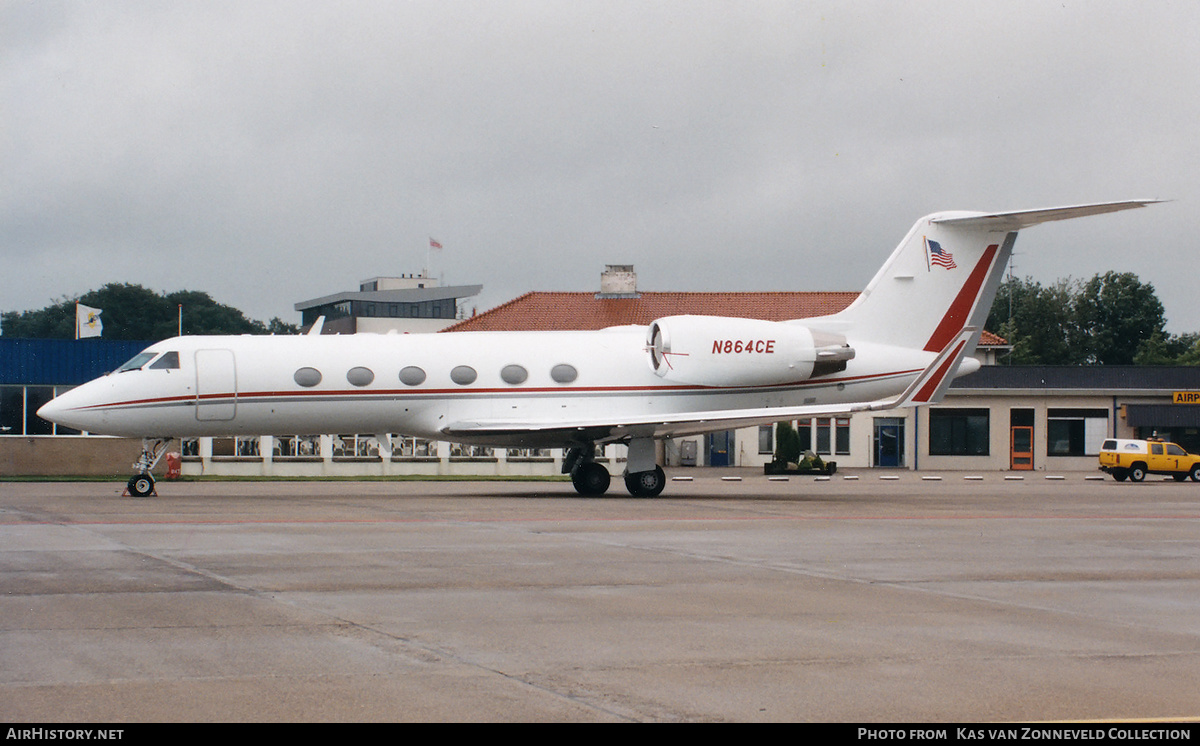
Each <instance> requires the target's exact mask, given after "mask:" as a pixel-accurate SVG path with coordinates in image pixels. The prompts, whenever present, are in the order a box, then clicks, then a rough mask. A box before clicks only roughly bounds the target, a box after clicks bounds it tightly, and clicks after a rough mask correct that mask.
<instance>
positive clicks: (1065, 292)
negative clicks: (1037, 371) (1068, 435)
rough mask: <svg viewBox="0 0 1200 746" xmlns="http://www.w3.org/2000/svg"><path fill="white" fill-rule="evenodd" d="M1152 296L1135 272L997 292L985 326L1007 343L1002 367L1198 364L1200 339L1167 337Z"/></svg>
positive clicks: (1007, 286)
mask: <svg viewBox="0 0 1200 746" xmlns="http://www.w3.org/2000/svg"><path fill="white" fill-rule="evenodd" d="M1166 323H1167V318H1166V313H1165V311H1164V309H1163V305H1162V303H1161V302H1160V301H1159V300H1158V296H1157V294H1156V293H1155V292H1154V286H1153V285H1151V284H1149V283H1143V282H1141V280H1139V279H1138V277H1137V275H1135V274H1133V273H1132V272H1106V273H1104V274H1096V275H1095V276H1094V277H1092V278H1091V279H1090V280H1086V281H1073V280H1058V281H1057V282H1055V283H1053V284H1051V285H1047V286H1043V285H1042V284H1041V283H1039V282H1036V281H1034V280H1033V279H1032V278H1030V277H1026V278H1025V279H1024V280H1022V279H1018V278H1011V277H1010V278H1009V279H1007V280H1005V281H1004V283H1003V284H1001V286H1000V290H999V292H997V293H996V300H995V302H994V303H993V304H992V309H991V313H989V314H988V319H987V323H986V324H985V325H984V328H985V329H987V330H988V331H990V332H993V333H995V334H998V335H999V336H1001V337H1004V338H1005V339H1006V340H1008V343H1009V344H1011V345H1012V352H1011V353H1010V354H1008V355H1007V356H1004V357H1003V358H1002V359H1001V364H1007V365H1200V334H1195V333H1191V334H1180V335H1173V334H1170V333H1169V332H1167V331H1166V328H1165V327H1166Z"/></svg>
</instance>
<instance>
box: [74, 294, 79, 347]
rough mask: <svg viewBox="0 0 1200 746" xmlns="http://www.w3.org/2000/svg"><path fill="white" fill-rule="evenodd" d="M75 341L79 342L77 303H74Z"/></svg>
mask: <svg viewBox="0 0 1200 746" xmlns="http://www.w3.org/2000/svg"><path fill="white" fill-rule="evenodd" d="M75 341H76V342H78V341H79V302H78V301H76V302H75Z"/></svg>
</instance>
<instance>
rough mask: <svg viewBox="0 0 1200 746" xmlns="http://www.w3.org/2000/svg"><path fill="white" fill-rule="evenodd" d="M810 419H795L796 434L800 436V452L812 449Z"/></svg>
mask: <svg viewBox="0 0 1200 746" xmlns="http://www.w3.org/2000/svg"><path fill="white" fill-rule="evenodd" d="M812 422H813V421H812V420H811V419H804V420H797V421H796V434H797V435H799V436H800V453H804V452H805V451H811V450H812Z"/></svg>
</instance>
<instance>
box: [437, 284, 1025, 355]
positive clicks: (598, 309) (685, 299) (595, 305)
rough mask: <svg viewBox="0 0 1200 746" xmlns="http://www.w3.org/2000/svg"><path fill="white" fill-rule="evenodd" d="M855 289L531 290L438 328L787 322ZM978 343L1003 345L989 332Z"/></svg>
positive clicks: (836, 305)
mask: <svg viewBox="0 0 1200 746" xmlns="http://www.w3.org/2000/svg"><path fill="white" fill-rule="evenodd" d="M857 297H858V293H853V292H846V293H840V292H835V293H826V292H772V293H653V292H642V293H639V294H638V296H637V297H635V298H611V297H610V298H604V297H599V298H598V297H596V294H595V293H555V292H532V293H526V294H525V295H522V296H519V297H517V298H514V299H513V300H510V301H509V302H507V303H505V304H503V305H500V306H497V307H495V308H493V309H491V310H490V311H484V312H483V313H481V314H479V315H477V316H472V317H471V318H469V319H466V320H464V321H460V322H458V323H457V324H453V325H451V326H449V327H447V328H446V329H443V330H442V331H446V332H481V331H566V330H576V329H584V330H587V329H603V328H605V327H609V326H623V325H626V324H634V325H638V326H641V325H645V324H649V323H650V322H651V321H654V320H655V319H658V318H662V317H663V316H675V315H679V314H698V315H704V316H732V317H735V318H745V319H764V320H766V321H787V320H788V319H803V318H808V317H811V316H824V315H826V314H831V313H837V312H838V311H840V310H842V309H843V308H845V307H846V306H848V305H850V303H851V302H852V301H853V300H854V299H855V298H857ZM980 344H984V345H996V344H1006V343H1005V342H1004V340H1002V339H1001V338H1000V337H997V336H996V335H994V334H991V333H990V332H984V333H983V339H982V340H980Z"/></svg>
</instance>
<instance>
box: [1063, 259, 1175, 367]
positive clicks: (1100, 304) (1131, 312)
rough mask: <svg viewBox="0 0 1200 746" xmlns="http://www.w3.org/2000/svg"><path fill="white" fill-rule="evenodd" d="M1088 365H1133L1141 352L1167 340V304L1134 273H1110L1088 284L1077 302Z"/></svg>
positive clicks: (1084, 285) (1093, 279)
mask: <svg viewBox="0 0 1200 746" xmlns="http://www.w3.org/2000/svg"><path fill="white" fill-rule="evenodd" d="M1075 323H1076V325H1077V327H1078V330H1079V342H1080V349H1081V351H1082V352H1083V355H1084V362H1088V363H1096V364H1100V365H1129V364H1131V363H1133V361H1134V358H1135V357H1137V355H1138V351H1139V350H1140V349H1141V348H1143V347H1146V346H1153V345H1154V344H1155V338H1156V336H1157V337H1160V338H1163V339H1165V338H1166V331H1165V330H1164V327H1165V326H1166V324H1167V318H1166V314H1165V312H1164V310H1163V305H1162V303H1161V302H1159V300H1158V296H1157V295H1156V294H1155V292H1154V286H1153V285H1151V284H1149V283H1143V282H1142V281H1141V280H1139V279H1138V276H1137V275H1135V274H1133V273H1132V272H1106V273H1104V274H1103V275H1099V274H1098V275H1096V276H1095V277H1093V278H1092V279H1090V280H1088V281H1087V282H1085V283H1084V284H1083V285H1082V286H1081V287H1080V288H1079V293H1078V295H1077V297H1076V299H1075Z"/></svg>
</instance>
